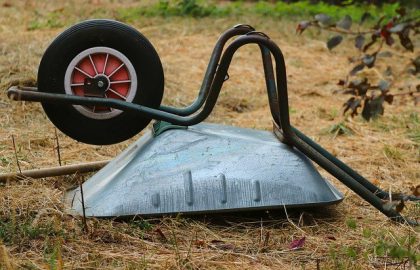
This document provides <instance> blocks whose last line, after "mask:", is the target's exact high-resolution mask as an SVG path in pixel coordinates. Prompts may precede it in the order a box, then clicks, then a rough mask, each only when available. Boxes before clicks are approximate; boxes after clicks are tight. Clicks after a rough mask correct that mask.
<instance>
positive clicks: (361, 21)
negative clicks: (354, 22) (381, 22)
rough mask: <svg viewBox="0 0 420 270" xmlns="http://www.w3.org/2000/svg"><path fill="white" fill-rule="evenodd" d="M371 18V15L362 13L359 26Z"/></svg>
mask: <svg viewBox="0 0 420 270" xmlns="http://www.w3.org/2000/svg"><path fill="white" fill-rule="evenodd" d="M370 18H373V17H372V14H370V13H369V12H365V13H363V15H362V17H360V24H363V23H364V22H365V21H366V20H367V19H370Z"/></svg>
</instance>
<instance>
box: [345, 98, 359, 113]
mask: <svg viewBox="0 0 420 270" xmlns="http://www.w3.org/2000/svg"><path fill="white" fill-rule="evenodd" d="M361 103H362V100H361V99H360V98H355V97H351V98H350V99H349V100H347V101H346V102H345V103H344V104H343V107H344V111H343V114H345V113H346V112H347V111H348V110H351V116H352V117H353V116H356V115H357V114H358V112H357V109H358V108H359V107H362V104H361Z"/></svg>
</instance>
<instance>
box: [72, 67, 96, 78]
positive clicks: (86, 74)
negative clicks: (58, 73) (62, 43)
mask: <svg viewBox="0 0 420 270" xmlns="http://www.w3.org/2000/svg"><path fill="white" fill-rule="evenodd" d="M74 69H75V70H77V71H79V72H80V73H82V74H83V75H85V76H87V77H89V78H91V79H93V77H92V75H90V74H89V73H87V72H86V71H84V70H82V69H80V68H78V67H74Z"/></svg>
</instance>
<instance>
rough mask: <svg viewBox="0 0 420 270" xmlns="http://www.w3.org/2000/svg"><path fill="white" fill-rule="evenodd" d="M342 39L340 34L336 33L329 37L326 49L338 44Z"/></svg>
mask: <svg viewBox="0 0 420 270" xmlns="http://www.w3.org/2000/svg"><path fill="white" fill-rule="evenodd" d="M342 41H343V37H342V36H341V35H336V36H333V37H332V38H330V39H329V40H328V41H327V48H328V50H330V51H331V50H332V49H333V48H334V47H336V46H337V45H338V44H340V43H341V42H342Z"/></svg>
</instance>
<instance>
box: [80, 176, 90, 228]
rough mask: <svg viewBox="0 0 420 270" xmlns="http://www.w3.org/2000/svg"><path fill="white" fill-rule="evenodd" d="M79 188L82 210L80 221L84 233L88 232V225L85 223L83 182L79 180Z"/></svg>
mask: <svg viewBox="0 0 420 270" xmlns="http://www.w3.org/2000/svg"><path fill="white" fill-rule="evenodd" d="M79 188H80V196H81V199H82V210H83V216H82V223H83V231H84V232H85V233H88V232H89V229H88V225H87V222H86V208H85V198H84V197H83V184H82V182H79Z"/></svg>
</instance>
